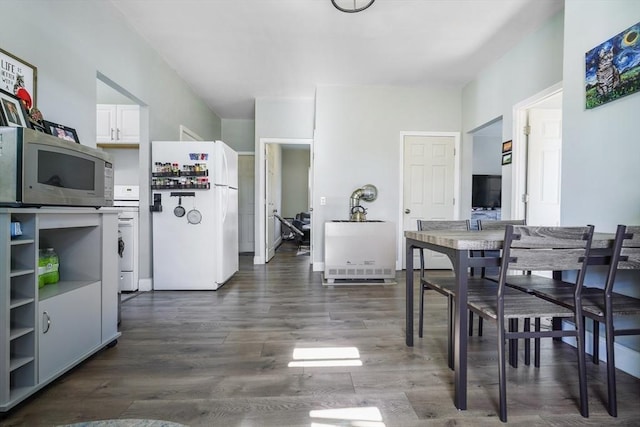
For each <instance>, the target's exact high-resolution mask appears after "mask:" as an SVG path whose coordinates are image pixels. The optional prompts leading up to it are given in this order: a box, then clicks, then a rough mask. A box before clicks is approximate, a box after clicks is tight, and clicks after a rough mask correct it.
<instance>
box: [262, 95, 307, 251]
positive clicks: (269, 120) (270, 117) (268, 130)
mask: <svg viewBox="0 0 640 427" xmlns="http://www.w3.org/2000/svg"><path fill="white" fill-rule="evenodd" d="M314 115H315V106H314V100H313V99H312V98H258V99H256V118H255V153H256V165H255V170H256V199H255V204H256V228H255V241H256V249H255V260H256V262H260V261H261V260H262V261H263V260H264V257H265V243H264V241H265V212H264V200H261V191H264V173H265V168H264V164H263V163H262V162H260V161H259V159H260V155H261V153H260V140H261V139H263V138H279V139H312V138H313V134H314V129H313V124H314ZM262 154H263V153H262ZM263 262H264V261H263Z"/></svg>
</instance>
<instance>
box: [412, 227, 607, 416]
mask: <svg viewBox="0 0 640 427" xmlns="http://www.w3.org/2000/svg"><path fill="white" fill-rule="evenodd" d="M404 236H405V238H406V316H405V321H406V326H405V333H406V344H407V346H409V347H413V335H414V334H413V291H414V277H413V276H414V272H413V270H414V268H413V251H414V250H415V249H430V250H432V251H435V252H439V253H442V254H445V255H447V257H448V258H449V259H450V260H451V263H452V264H453V272H454V274H455V277H456V293H455V298H454V306H455V308H454V310H453V312H454V326H453V327H454V330H453V353H454V355H453V358H454V361H453V368H454V383H453V384H454V399H453V400H454V405H455V407H456V408H457V409H460V410H464V409H467V329H466V328H467V322H468V310H467V283H468V280H467V279H468V276H469V275H468V270H469V268H473V267H492V266H497V265H499V262H500V261H499V258H495V257H477V256H471V251H483V250H489V251H497V250H500V249H502V245H503V243H504V231H502V230H481V231H475V230H469V231H466V230H465V231H451V230H439V231H405V233H404ZM613 239H614V235H613V234H612V233H594V237H593V241H592V248H593V249H594V250H593V251H592V253H593V254H597V255H598V256H600V258H601V257H602V256H606V254H607V253H608V252H609V251H610V248H611V247H612V245H613ZM594 263H596V264H601V263H602V262H601V261H598V262H594Z"/></svg>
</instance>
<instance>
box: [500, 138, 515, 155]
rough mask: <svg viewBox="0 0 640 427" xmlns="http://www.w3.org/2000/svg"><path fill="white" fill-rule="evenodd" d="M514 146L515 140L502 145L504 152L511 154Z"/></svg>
mask: <svg viewBox="0 0 640 427" xmlns="http://www.w3.org/2000/svg"><path fill="white" fill-rule="evenodd" d="M512 146H513V140H509V141H505V142H503V143H502V152H503V153H510V152H511V149H512Z"/></svg>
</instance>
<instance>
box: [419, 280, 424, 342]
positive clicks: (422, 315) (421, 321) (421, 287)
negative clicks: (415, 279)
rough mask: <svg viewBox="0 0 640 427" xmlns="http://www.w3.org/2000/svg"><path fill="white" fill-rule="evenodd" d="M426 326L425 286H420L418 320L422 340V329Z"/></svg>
mask: <svg viewBox="0 0 640 427" xmlns="http://www.w3.org/2000/svg"><path fill="white" fill-rule="evenodd" d="M423 324H424V286H423V285H422V283H421V284H420V319H418V336H419V337H420V338H422V328H423Z"/></svg>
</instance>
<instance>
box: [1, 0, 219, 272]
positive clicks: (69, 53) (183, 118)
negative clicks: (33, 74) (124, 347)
mask: <svg viewBox="0 0 640 427" xmlns="http://www.w3.org/2000/svg"><path fill="white" fill-rule="evenodd" d="M2 17H3V18H4V19H2V25H0V40H2V48H3V49H4V50H6V51H8V52H10V53H12V54H14V55H16V56H18V57H20V58H22V59H23V60H25V61H27V62H30V63H31V64H33V65H35V66H36V67H37V69H38V87H37V106H38V108H39V109H40V110H41V111H42V113H43V115H44V118H45V119H47V120H50V121H53V122H56V123H61V124H64V125H67V126H70V127H73V128H75V129H76V130H77V132H78V136H79V137H80V141H82V143H83V144H84V145H88V146H93V147H95V145H96V143H95V135H96V103H97V87H96V77H97V74H98V72H100V73H102V74H103V75H105V76H107V77H108V78H109V79H110V80H112V81H113V82H116V83H117V84H118V85H119V86H121V87H122V88H125V89H126V90H127V91H128V92H129V93H131V94H133V95H134V96H135V97H136V98H138V99H139V100H141V101H142V102H143V103H144V105H145V106H146V108H145V111H144V112H143V113H142V117H143V121H142V122H143V123H148V128H147V129H145V130H143V135H146V136H147V138H148V139H149V140H160V139H165V140H166V139H172V140H176V139H178V132H179V125H180V124H184V125H185V126H187V127H188V128H190V129H192V130H193V131H194V132H196V133H198V134H199V135H201V136H202V137H204V138H207V139H219V138H220V128H221V124H220V119H219V118H218V117H217V116H216V115H215V114H214V113H213V112H212V111H211V110H210V109H209V108H208V107H207V106H206V105H205V104H204V102H203V101H202V100H201V99H200V98H198V96H196V94H195V93H193V91H192V90H191V89H190V87H189V86H188V85H187V84H186V83H185V82H184V81H182V80H181V79H180V78H179V77H178V75H177V74H176V73H175V72H174V71H173V69H172V68H170V67H168V66H167V64H166V63H165V62H164V61H163V59H162V58H161V57H160V56H159V55H158V54H156V52H155V51H153V50H152V49H150V47H149V46H148V44H147V43H146V42H145V41H144V40H143V39H142V38H141V37H139V36H138V34H137V33H135V32H134V31H132V30H131V28H130V27H129V26H128V24H126V22H125V21H124V18H123V17H122V15H121V14H120V12H119V11H117V10H116V9H115V8H114V7H113V6H112V5H111V3H110V2H108V1H101V0H70V1H49V0H30V1H23V0H4V1H3V2H2ZM140 167H141V177H140V186H141V193H142V197H144V199H142V200H141V205H142V207H143V208H142V209H141V212H140V239H141V241H140V244H141V251H140V277H141V278H149V277H150V276H151V235H150V214H149V212H148V210H147V209H144V207H145V206H146V205H148V204H149V200H148V199H149V192H148V188H149V183H148V172H149V147H148V145H147V141H146V140H145V141H142V144H141V146H140Z"/></svg>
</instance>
